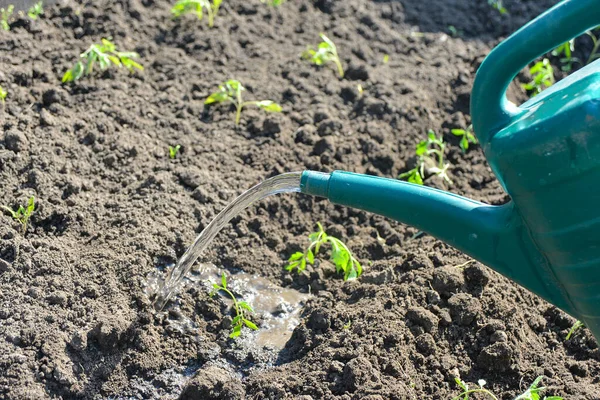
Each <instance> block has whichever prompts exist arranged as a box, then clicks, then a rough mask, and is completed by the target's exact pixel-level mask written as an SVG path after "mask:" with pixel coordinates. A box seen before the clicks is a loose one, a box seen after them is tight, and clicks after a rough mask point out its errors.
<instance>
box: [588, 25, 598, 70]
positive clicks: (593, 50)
mask: <svg viewBox="0 0 600 400" xmlns="http://www.w3.org/2000/svg"><path fill="white" fill-rule="evenodd" d="M586 33H587V34H588V36H589V37H590V38H592V42H594V47H593V48H592V52H591V53H590V56H589V57H588V59H587V62H586V64H589V63H591V62H592V61H594V60H595V59H597V58H598V57H600V56H599V55H598V54H597V52H598V50H599V49H600V40H598V39H597V38H596V36H595V35H594V34H593V33H592V32H591V31H589V32H586Z"/></svg>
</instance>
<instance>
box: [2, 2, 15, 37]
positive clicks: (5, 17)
mask: <svg viewBox="0 0 600 400" xmlns="http://www.w3.org/2000/svg"><path fill="white" fill-rule="evenodd" d="M14 9H15V6H13V5H12V4H10V5H8V6H7V7H6V8H0V28H2V29H4V30H5V31H10V24H9V23H8V20H9V18H10V17H11V16H12V13H13V11H14Z"/></svg>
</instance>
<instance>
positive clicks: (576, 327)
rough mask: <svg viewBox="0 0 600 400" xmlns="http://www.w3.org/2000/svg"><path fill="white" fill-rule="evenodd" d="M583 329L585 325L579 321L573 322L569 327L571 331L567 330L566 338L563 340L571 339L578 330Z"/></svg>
mask: <svg viewBox="0 0 600 400" xmlns="http://www.w3.org/2000/svg"><path fill="white" fill-rule="evenodd" d="M583 327H585V324H584V323H583V322H581V321H579V320H578V321H575V323H574V324H573V326H572V327H571V329H569V333H567V337H566V338H565V340H569V339H571V337H572V336H573V335H574V334H575V333H577V331H578V330H580V329H581V328H583Z"/></svg>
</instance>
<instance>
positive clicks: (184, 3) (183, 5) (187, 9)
mask: <svg viewBox="0 0 600 400" xmlns="http://www.w3.org/2000/svg"><path fill="white" fill-rule="evenodd" d="M222 1H223V0H213V2H212V3H211V2H210V0H179V1H178V2H177V3H175V5H174V6H173V8H172V9H171V13H172V14H173V17H174V18H179V17H181V16H182V15H185V14H194V15H196V16H197V17H198V19H202V17H203V15H204V13H203V9H204V10H206V14H208V27H209V28H212V27H213V25H214V23H215V17H216V16H217V13H218V12H219V7H220V6H221V3H222Z"/></svg>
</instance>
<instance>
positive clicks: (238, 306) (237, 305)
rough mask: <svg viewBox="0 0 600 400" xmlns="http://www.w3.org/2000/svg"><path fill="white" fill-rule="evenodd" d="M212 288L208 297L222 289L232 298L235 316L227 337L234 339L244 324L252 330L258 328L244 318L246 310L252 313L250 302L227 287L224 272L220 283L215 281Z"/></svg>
mask: <svg viewBox="0 0 600 400" xmlns="http://www.w3.org/2000/svg"><path fill="white" fill-rule="evenodd" d="M212 286H213V290H212V291H211V292H210V297H214V295H216V294H217V293H218V292H220V291H223V292H225V293H227V295H228V296H229V297H231V299H232V300H233V308H234V309H235V317H234V318H233V321H232V322H231V324H232V330H231V333H230V334H229V337H230V338H232V339H234V338H236V337H238V336H240V334H241V333H242V328H243V327H244V325H246V326H247V327H248V328H250V329H252V330H255V331H256V330H258V327H257V326H256V325H255V324H254V322H252V321H250V320H249V319H248V318H246V314H245V313H246V312H251V313H253V312H254V310H253V309H252V307H250V304H248V303H246V302H245V301H241V300H238V299H237V298H236V297H235V295H234V294H233V293H232V292H231V291H230V290H229V289H228V288H227V276H226V275H225V273H223V275H221V285H218V284H216V283H213V284H212Z"/></svg>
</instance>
